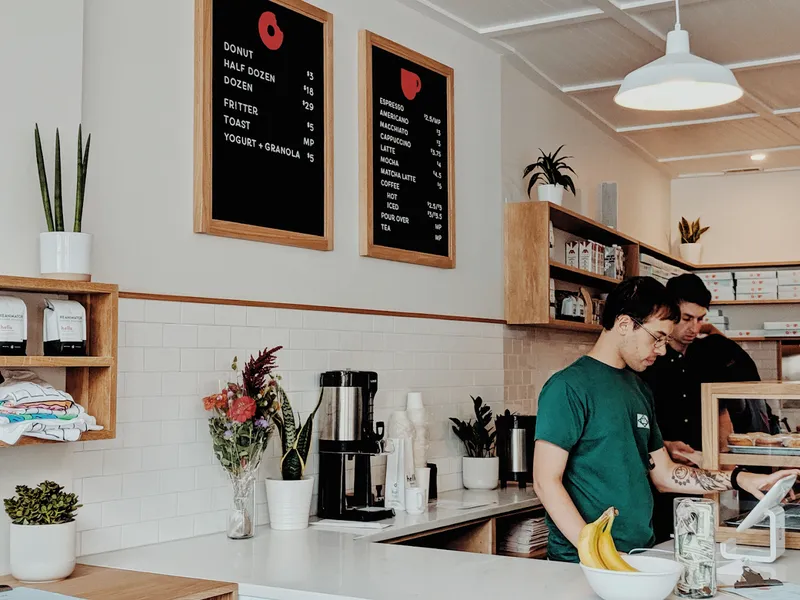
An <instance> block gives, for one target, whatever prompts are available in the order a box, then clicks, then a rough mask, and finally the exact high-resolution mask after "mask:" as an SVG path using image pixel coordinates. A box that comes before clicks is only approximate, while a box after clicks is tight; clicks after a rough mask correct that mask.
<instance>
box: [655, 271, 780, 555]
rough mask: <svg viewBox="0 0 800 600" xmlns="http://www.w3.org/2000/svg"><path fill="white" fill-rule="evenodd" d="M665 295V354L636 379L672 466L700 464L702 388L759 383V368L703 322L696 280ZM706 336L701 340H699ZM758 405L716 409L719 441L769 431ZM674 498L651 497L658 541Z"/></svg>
mask: <svg viewBox="0 0 800 600" xmlns="http://www.w3.org/2000/svg"><path fill="white" fill-rule="evenodd" d="M667 290H668V291H669V292H670V294H671V295H672V296H673V298H674V299H675V300H676V302H677V303H678V305H679V306H680V310H681V320H680V322H679V323H678V325H676V326H675V328H674V329H673V331H672V335H671V339H670V340H669V344H668V345H667V352H666V354H665V355H664V356H661V357H659V358H658V360H656V362H655V364H653V366H651V367H650V368H648V369H647V370H646V371H645V372H644V373H642V374H641V377H642V379H644V380H645V381H646V382H647V383H648V384H649V386H650V388H651V390H652V391H653V396H654V398H655V409H656V410H655V412H656V419H657V421H658V426H659V427H660V429H661V432H662V435H663V437H664V446H666V448H667V451H668V452H669V453H670V455H671V456H672V460H674V461H675V462H682V463H684V464H699V460H700V457H699V452H700V450H701V449H702V429H703V426H702V418H701V401H700V393H701V384H702V383H710V382H726V381H727V382H733V381H760V377H759V375H758V369H757V368H756V365H755V363H754V362H753V360H752V359H751V358H750V356H749V355H748V354H747V352H745V351H744V350H743V349H742V348H741V347H740V346H739V344H737V343H736V342H734V341H732V340H730V339H728V338H727V337H725V336H724V335H723V334H722V333H721V332H720V331H718V330H717V329H716V328H714V327H712V326H711V325H709V324H708V323H706V322H705V317H706V315H707V314H708V307H709V305H710V304H711V293H710V292H709V291H708V289H707V288H706V286H705V284H704V283H703V281H702V280H701V279H700V278H699V277H697V275H692V274H686V275H681V276H679V277H675V278H673V279H671V280H670V281H669V282H668V283H667ZM701 334H707V335H706V337H698V336H700V335H701ZM764 416H765V415H764V412H763V410H762V407H760V406H759V405H758V403H751V402H746V401H743V400H738V401H737V400H729V401H726V402H725V403H724V404H723V403H721V404H720V415H719V419H720V423H719V430H720V439H721V440H725V439H726V438H727V436H728V434H730V433H733V432H734V431H737V432H742V433H747V432H751V431H767V432H768V431H769V427H768V423H767V422H766V421H765V419H764ZM675 497H676V496H675V495H672V494H655V508H654V511H653V527H654V530H655V534H656V540H657V542H659V543H660V542H663V541H665V540H668V539H669V536H670V534H671V533H672V527H673V525H672V503H673V499H674V498H675Z"/></svg>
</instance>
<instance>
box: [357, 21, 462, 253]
mask: <svg viewBox="0 0 800 600" xmlns="http://www.w3.org/2000/svg"><path fill="white" fill-rule="evenodd" d="M373 47H378V48H382V49H383V50H386V51H388V52H391V53H392V54H395V55H397V56H400V57H402V58H405V59H407V60H409V61H411V62H414V63H417V64H418V65H420V66H421V67H423V68H425V69H429V70H431V71H434V72H436V73H439V74H440V75H442V76H444V77H446V78H447V184H448V188H447V215H448V221H447V244H448V253H447V256H439V255H436V254H426V253H424V252H415V251H411V250H402V249H398V248H390V247H388V246H379V245H376V244H375V243H374V239H375V236H374V219H373V211H374V198H373V191H374V189H373V179H374V164H373V162H374V161H373V144H374V139H373V135H372V133H373V125H374V122H373V110H372V109H373V105H372V102H373V89H372V48H373ZM453 74H454V71H453V69H452V68H451V67H448V66H447V65H444V64H442V63H440V62H437V61H435V60H433V59H432V58H429V57H427V56H425V55H423V54H420V53H419V52H415V51H414V50H411V49H410V48H406V47H405V46H401V45H400V44H398V43H396V42H393V41H391V40H389V39H387V38H384V37H381V36H379V35H377V34H375V33H372V32H371V31H367V30H362V31H361V32H359V73H358V96H359V131H360V143H359V171H360V186H359V187H360V194H359V196H360V227H359V232H360V235H359V238H360V239H359V249H360V253H361V255H362V256H371V257H373V258H382V259H386V260H394V261H400V262H408V263H413V264H417V265H425V266H429V267H440V268H445V269H454V268H455V266H456V227H455V222H456V202H455V197H456V196H455V127H454V125H455V119H454V114H453V97H454V85H453Z"/></svg>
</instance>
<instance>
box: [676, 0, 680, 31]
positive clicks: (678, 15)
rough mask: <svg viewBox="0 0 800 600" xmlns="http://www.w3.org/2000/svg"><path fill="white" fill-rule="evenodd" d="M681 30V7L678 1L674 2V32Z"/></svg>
mask: <svg viewBox="0 0 800 600" xmlns="http://www.w3.org/2000/svg"><path fill="white" fill-rule="evenodd" d="M680 28H681V5H680V0H675V31H678V30H680Z"/></svg>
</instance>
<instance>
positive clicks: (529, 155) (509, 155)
mask: <svg viewBox="0 0 800 600" xmlns="http://www.w3.org/2000/svg"><path fill="white" fill-rule="evenodd" d="M502 80H503V102H502V105H503V111H502V115H501V116H502V126H503V138H502V139H503V196H504V198H505V199H506V201H509V202H518V201H520V200H524V199H525V192H526V189H527V183H526V182H523V181H522V171H523V169H524V168H525V165H527V164H529V163H531V162H533V161H535V160H536V158H537V157H538V155H539V151H538V148H542V149H543V150H545V151H546V152H551V151H553V150H555V149H556V148H558V147H559V146H560V145H561V144H566V146H565V148H564V150H565V151H566V152H567V153H568V154H569V155H572V156H574V157H575V158H574V160H573V161H572V162H571V165H572V167H573V168H574V169H575V171H576V172H577V174H578V177H577V179H576V180H575V186H576V188H578V190H577V192H578V193H577V198H571V197H569V198H568V197H567V196H570V195H569V194H567V195H566V196H565V202H564V204H565V206H567V207H568V208H575V209H577V210H579V211H580V212H582V213H583V214H585V215H587V216H589V217H591V218H594V219H597V218H598V209H597V205H596V197H597V190H598V186H599V185H600V183H602V182H604V181H616V182H617V186H618V187H617V189H618V194H619V209H618V215H619V217H618V219H619V220H618V224H619V229H620V231H622V232H624V233H627V234H629V235H632V236H634V237H636V238H638V239H640V240H641V241H643V242H647V243H650V244H653V245H654V246H658V247H660V248H664V249H666V248H667V247H668V244H669V231H670V214H669V204H670V187H669V181H670V180H669V177H668V176H667V175H666V174H665V173H664V172H662V171H660V170H659V169H658V168H657V167H654V166H653V165H652V164H650V163H649V162H646V161H645V160H644V159H642V158H641V157H640V156H638V155H637V154H635V153H634V152H633V151H632V150H630V149H628V148H627V147H626V146H624V145H622V144H621V143H620V142H618V141H616V140H614V139H612V138H611V137H610V136H609V135H607V134H606V133H605V132H604V131H602V130H601V129H599V128H598V127H597V126H596V125H595V124H594V123H592V122H591V121H589V120H588V119H585V118H583V117H582V116H581V115H580V114H579V113H577V112H576V111H574V110H572V109H571V108H570V107H568V106H567V105H565V104H564V103H563V102H561V101H559V100H558V99H556V98H554V97H553V96H551V95H550V94H549V93H548V92H546V91H545V90H543V89H542V88H540V87H538V86H537V85H535V84H534V83H533V82H532V81H530V80H529V79H527V78H526V77H525V76H524V75H523V74H522V73H520V72H519V71H518V70H517V69H516V68H514V67H513V66H511V65H509V64H506V63H504V64H503V70H502ZM535 197H536V196H535V192H534V198H535Z"/></svg>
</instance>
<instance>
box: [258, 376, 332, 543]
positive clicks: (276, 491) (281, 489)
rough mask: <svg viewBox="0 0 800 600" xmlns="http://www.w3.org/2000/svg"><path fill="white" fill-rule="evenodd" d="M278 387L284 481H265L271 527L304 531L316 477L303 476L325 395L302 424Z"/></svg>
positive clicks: (278, 422)
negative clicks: (317, 415) (315, 418)
mask: <svg viewBox="0 0 800 600" xmlns="http://www.w3.org/2000/svg"><path fill="white" fill-rule="evenodd" d="M276 388H277V392H278V397H279V399H280V415H279V417H278V418H277V419H276V421H275V422H276V425H277V427H278V431H279V432H280V436H281V441H282V453H281V479H274V478H267V481H266V486H267V509H268V510H269V525H270V527H271V528H272V529H280V530H288V529H305V528H306V527H308V515H309V514H310V512H311V497H312V495H313V492H314V478H313V477H311V476H308V477H305V476H304V474H305V470H306V467H307V466H308V454H309V452H310V450H311V434H312V432H313V429H314V415H316V414H317V410H319V406H320V404H321V403H322V392H320V395H319V400H318V401H317V405H316V406H315V407H314V410H313V411H311V414H310V415H308V418H307V419H306V422H305V423H302V425H301V422H302V421H301V419H300V415H297V414H295V412H294V410H293V409H292V404H291V402H289V397H288V396H287V395H286V392H285V391H284V389H283V388H282V387H281V385H280V383H279V382H277V383H276ZM298 425H300V428H299V429H298Z"/></svg>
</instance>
